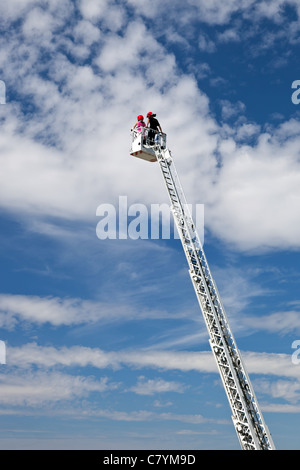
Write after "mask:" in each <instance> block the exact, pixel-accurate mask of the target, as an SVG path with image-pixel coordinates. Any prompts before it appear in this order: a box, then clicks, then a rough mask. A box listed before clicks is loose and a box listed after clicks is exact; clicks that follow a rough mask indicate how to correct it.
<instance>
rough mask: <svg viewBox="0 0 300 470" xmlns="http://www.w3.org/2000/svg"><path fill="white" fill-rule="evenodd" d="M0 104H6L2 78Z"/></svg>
mask: <svg viewBox="0 0 300 470" xmlns="http://www.w3.org/2000/svg"><path fill="white" fill-rule="evenodd" d="M0 104H6V85H5V82H4V81H3V80H0Z"/></svg>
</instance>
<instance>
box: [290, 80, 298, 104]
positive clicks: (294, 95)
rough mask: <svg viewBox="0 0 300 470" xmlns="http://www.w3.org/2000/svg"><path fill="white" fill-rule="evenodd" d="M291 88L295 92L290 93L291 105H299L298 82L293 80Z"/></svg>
mask: <svg viewBox="0 0 300 470" xmlns="http://www.w3.org/2000/svg"><path fill="white" fill-rule="evenodd" d="M292 88H295V89H296V90H295V91H294V92H293V93H292V96H291V100H292V103H293V104H299V103H300V80H294V81H293V83H292Z"/></svg>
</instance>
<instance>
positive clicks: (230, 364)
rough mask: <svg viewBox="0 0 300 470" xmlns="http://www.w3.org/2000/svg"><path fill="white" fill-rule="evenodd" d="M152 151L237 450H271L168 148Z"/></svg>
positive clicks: (267, 435) (265, 428)
mask: <svg viewBox="0 0 300 470" xmlns="http://www.w3.org/2000/svg"><path fill="white" fill-rule="evenodd" d="M154 151H155V155H156V158H157V161H158V163H159V165H160V168H161V171H162V174H163V177H164V180H165V183H166V187H167V190H168V193H169V197H170V200H171V210H172V212H173V216H174V220H175V224H176V227H177V230H178V233H179V236H180V239H181V242H182V246H183V249H184V252H185V255H186V258H187V261H188V264H189V272H190V276H191V280H192V283H193V286H194V289H195V292H196V296H197V299H198V302H199V305H200V307H201V310H202V314H203V317H204V320H205V323H206V326H207V329H208V333H209V337H210V340H209V342H210V346H211V349H212V352H213V355H214V357H215V360H216V362H217V365H218V369H219V373H220V376H221V379H222V382H223V386H224V388H225V391H226V394H227V398H228V401H229V404H230V407H231V411H232V420H233V424H234V427H235V430H236V432H237V435H238V438H239V441H240V444H241V447H242V449H244V450H274V449H275V447H274V443H273V441H272V438H271V435H270V433H269V430H268V428H267V426H266V424H265V422H264V419H263V416H262V413H261V411H260V409H259V406H258V403H257V399H256V397H255V394H254V390H253V388H252V385H251V382H250V379H249V377H248V374H247V372H246V369H245V366H244V364H243V361H242V357H241V354H240V351H239V350H238V348H237V346H236V343H235V340H234V337H233V334H232V332H231V330H230V327H229V323H228V319H227V316H226V313H225V310H224V307H223V305H222V302H221V299H220V295H219V292H218V290H217V286H216V284H215V282H214V280H213V277H212V275H211V272H210V269H209V266H208V263H207V260H206V256H205V253H204V250H203V246H202V243H201V240H200V238H199V235H198V233H197V230H196V227H195V225H194V222H193V219H192V216H191V214H190V212H189V209H188V205H187V203H186V199H185V196H184V193H183V189H182V187H181V184H180V181H179V178H178V174H177V171H176V168H175V165H174V161H173V158H172V156H171V153H170V151H169V149H168V148H161V147H160V146H159V145H156V146H155V147H154Z"/></svg>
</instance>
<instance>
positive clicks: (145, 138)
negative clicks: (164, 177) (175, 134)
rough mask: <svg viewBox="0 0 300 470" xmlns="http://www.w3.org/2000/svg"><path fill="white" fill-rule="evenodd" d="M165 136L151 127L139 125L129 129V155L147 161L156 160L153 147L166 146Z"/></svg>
mask: <svg viewBox="0 0 300 470" xmlns="http://www.w3.org/2000/svg"><path fill="white" fill-rule="evenodd" d="M166 143H167V136H166V134H161V133H159V132H155V131H153V130H152V129H147V128H145V127H140V128H139V129H133V130H132V131H131V147H130V155H132V156H134V157H138V158H142V159H143V160H146V161H148V162H156V161H157V158H156V153H155V149H156V148H157V147H159V148H166Z"/></svg>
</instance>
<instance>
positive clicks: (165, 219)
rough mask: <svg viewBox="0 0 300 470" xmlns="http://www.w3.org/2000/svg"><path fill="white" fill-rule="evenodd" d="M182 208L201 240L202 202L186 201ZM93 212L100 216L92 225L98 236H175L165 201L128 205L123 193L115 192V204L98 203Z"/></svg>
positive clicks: (101, 238)
mask: <svg viewBox="0 0 300 470" xmlns="http://www.w3.org/2000/svg"><path fill="white" fill-rule="evenodd" d="M185 210H188V211H189V213H190V215H191V216H192V217H193V220H194V223H195V229H196V230H197V233H198V236H199V238H200V240H201V243H202V244H204V204H196V205H194V206H193V205H192V204H187V207H186V208H185ZM96 215H97V216H98V217H101V219H100V221H99V222H98V224H97V227H96V234H97V237H98V238H99V239H100V240H106V239H111V240H115V239H119V240H126V239H128V238H129V239H131V240H138V239H143V240H146V239H151V240H157V239H172V238H173V239H178V238H179V234H178V231H177V229H176V227H175V224H174V221H173V215H172V212H171V209H170V206H169V205H168V204H151V205H150V207H148V206H146V205H145V204H140V203H135V204H131V205H128V199H127V196H119V201H118V207H116V206H115V205H114V204H109V203H105V204H100V205H99V206H98V208H97V210H96Z"/></svg>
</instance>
